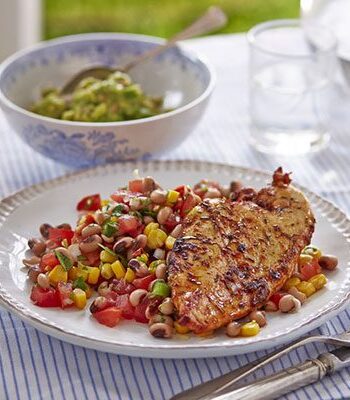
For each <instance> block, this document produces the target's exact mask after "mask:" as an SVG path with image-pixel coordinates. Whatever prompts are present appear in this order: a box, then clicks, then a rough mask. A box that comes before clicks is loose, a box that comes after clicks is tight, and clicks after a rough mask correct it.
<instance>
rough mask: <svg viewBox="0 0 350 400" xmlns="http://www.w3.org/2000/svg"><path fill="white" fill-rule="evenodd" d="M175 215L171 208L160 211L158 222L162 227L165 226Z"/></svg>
mask: <svg viewBox="0 0 350 400" xmlns="http://www.w3.org/2000/svg"><path fill="white" fill-rule="evenodd" d="M172 213H173V210H172V209H171V208H170V207H163V208H161V209H160V210H159V212H158V214H157V221H158V223H159V224H160V225H163V224H164V223H165V222H166V221H167V219H168V218H169V217H170V215H171V214H172Z"/></svg>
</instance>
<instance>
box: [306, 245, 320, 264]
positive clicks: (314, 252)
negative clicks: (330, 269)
mask: <svg viewBox="0 0 350 400" xmlns="http://www.w3.org/2000/svg"><path fill="white" fill-rule="evenodd" d="M302 254H308V255H309V256H311V257H312V258H316V260H318V259H319V258H320V257H321V256H322V253H321V250H320V249H319V248H318V247H316V246H312V245H311V244H310V245H309V246H306V247H304V248H303V250H302Z"/></svg>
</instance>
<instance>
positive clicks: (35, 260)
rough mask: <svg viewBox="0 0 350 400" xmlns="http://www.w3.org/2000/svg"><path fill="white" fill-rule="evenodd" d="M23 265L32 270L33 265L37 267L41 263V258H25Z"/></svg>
mask: <svg viewBox="0 0 350 400" xmlns="http://www.w3.org/2000/svg"><path fill="white" fill-rule="evenodd" d="M22 263H23V265H25V266H26V267H28V268H30V267H31V266H32V265H36V264H39V263H40V258H39V257H37V256H33V257H30V258H24V259H23V260H22Z"/></svg>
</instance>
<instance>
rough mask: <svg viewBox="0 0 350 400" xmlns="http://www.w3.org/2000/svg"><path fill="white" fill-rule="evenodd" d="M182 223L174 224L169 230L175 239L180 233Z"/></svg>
mask: <svg viewBox="0 0 350 400" xmlns="http://www.w3.org/2000/svg"><path fill="white" fill-rule="evenodd" d="M181 231H182V225H181V224H179V225H176V226H175V228H174V229H173V230H172V231H171V234H170V235H171V236H172V237H174V238H175V239H177V238H178V237H179V236H180V235H181Z"/></svg>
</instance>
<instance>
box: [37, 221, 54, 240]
mask: <svg viewBox="0 0 350 400" xmlns="http://www.w3.org/2000/svg"><path fill="white" fill-rule="evenodd" d="M51 228H53V226H52V225H50V224H41V225H40V228H39V230H40V234H41V236H42V237H43V238H44V239H48V238H49V230H50V229H51Z"/></svg>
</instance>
